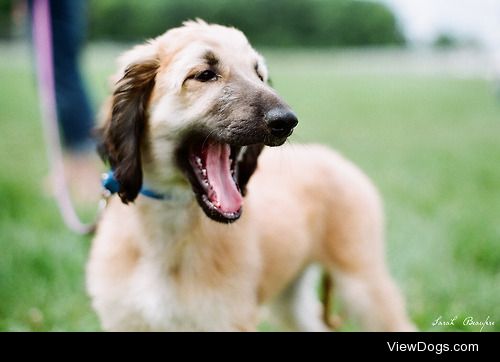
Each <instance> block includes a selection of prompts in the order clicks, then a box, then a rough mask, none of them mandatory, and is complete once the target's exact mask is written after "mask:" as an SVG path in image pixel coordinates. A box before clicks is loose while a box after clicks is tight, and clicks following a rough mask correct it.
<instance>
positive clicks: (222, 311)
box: [126, 260, 255, 331]
mask: <svg viewBox="0 0 500 362" xmlns="http://www.w3.org/2000/svg"><path fill="white" fill-rule="evenodd" d="M171 270H172V269H171V268H170V267H169V266H168V265H166V264H165V263H164V262H160V261H159V260H156V261H153V260H148V261H144V262H141V263H139V264H138V266H137V268H136V269H135V273H134V274H133V275H132V276H131V278H130V280H129V283H130V287H129V288H128V292H127V296H126V298H127V300H128V301H129V302H128V303H127V304H128V307H129V308H130V315H131V316H133V317H132V318H135V319H138V320H137V329H146V330H159V331H188V330H190V331H192V330H201V331H204V330H205V331H214V330H218V331H228V330H237V329H245V328H247V326H248V324H249V322H248V321H251V322H250V323H252V322H253V321H254V320H253V314H252V313H254V308H255V303H254V299H253V298H252V295H251V293H246V292H244V291H243V292H242V291H241V290H242V289H244V290H248V291H252V290H253V289H254V288H252V286H251V285H249V284H248V285H245V284H246V282H245V281H243V280H240V279H239V277H238V276H233V275H227V276H225V277H224V278H220V279H219V283H217V285H216V284H207V280H206V276H202V275H197V273H195V272H193V271H191V270H189V268H188V269H187V270H184V271H178V272H177V274H176V273H175V272H174V273H172V271H171Z"/></svg>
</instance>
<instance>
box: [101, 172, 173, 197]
mask: <svg viewBox="0 0 500 362" xmlns="http://www.w3.org/2000/svg"><path fill="white" fill-rule="evenodd" d="M102 186H103V187H104V188H105V189H106V190H108V191H109V192H110V194H111V195H113V194H116V193H117V192H118V191H120V183H119V182H118V180H117V179H116V177H115V174H114V173H113V170H111V171H109V172H108V173H105V174H103V177H102ZM139 193H140V194H141V195H144V196H147V197H150V198H152V199H155V200H172V195H171V194H170V193H166V194H160V193H158V192H156V191H153V190H150V189H148V188H146V187H144V186H143V187H142V188H141V190H140V191H139Z"/></svg>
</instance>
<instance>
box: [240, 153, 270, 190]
mask: <svg viewBox="0 0 500 362" xmlns="http://www.w3.org/2000/svg"><path fill="white" fill-rule="evenodd" d="M263 148H264V145H263V144H256V145H250V146H247V149H246V151H245V153H244V154H243V158H242V159H241V161H239V162H238V185H239V187H240V190H241V194H242V195H243V196H245V195H246V193H247V183H248V181H249V180H250V177H251V176H252V175H253V173H254V172H255V170H256V169H257V159H258V158H259V155H260V153H261V152H262V149H263Z"/></svg>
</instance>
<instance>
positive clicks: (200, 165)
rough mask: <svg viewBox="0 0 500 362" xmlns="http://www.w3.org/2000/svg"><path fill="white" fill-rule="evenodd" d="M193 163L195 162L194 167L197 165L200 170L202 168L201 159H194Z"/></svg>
mask: <svg viewBox="0 0 500 362" xmlns="http://www.w3.org/2000/svg"><path fill="white" fill-rule="evenodd" d="M195 161H196V165H198V166H199V167H200V168H201V167H202V166H203V164H202V162H201V158H199V157H196V159H195Z"/></svg>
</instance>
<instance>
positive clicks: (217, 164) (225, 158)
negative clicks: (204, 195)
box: [206, 143, 243, 212]
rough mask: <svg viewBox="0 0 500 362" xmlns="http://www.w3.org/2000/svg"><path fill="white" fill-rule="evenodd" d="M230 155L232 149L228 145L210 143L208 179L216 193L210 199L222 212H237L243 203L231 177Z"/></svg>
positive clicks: (207, 163) (207, 164)
mask: <svg viewBox="0 0 500 362" xmlns="http://www.w3.org/2000/svg"><path fill="white" fill-rule="evenodd" d="M230 154H231V148H230V147H229V145H227V144H220V143H210V144H209V145H208V147H207V160H206V168H207V178H208V182H209V183H210V185H211V186H212V187H213V189H214V191H215V193H216V195H209V197H210V201H212V202H214V204H216V206H218V207H219V209H220V210H221V211H222V212H237V211H239V209H240V208H241V205H242V203H243V198H242V196H241V194H240V192H239V191H238V188H237V187H236V184H235V182H234V180H233V177H232V176H231V169H230V168H231V167H230V166H231V165H230V163H229V162H230V161H229V156H230ZM217 202H218V203H219V204H220V205H217Z"/></svg>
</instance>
